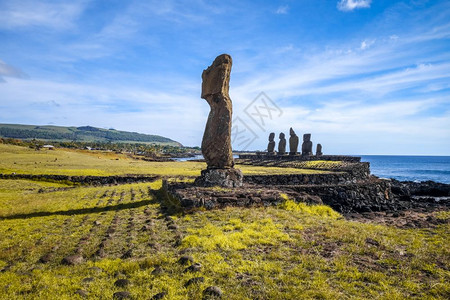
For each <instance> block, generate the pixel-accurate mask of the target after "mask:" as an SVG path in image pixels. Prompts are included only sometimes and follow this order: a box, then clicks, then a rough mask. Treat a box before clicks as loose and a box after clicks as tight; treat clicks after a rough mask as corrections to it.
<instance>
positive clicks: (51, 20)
mask: <svg viewBox="0 0 450 300" xmlns="http://www.w3.org/2000/svg"><path fill="white" fill-rule="evenodd" d="M84 2H85V1H70V2H64V3H62V2H54V1H30V0H23V1H4V2H3V3H0V20H1V21H0V28H5V29H14V28H25V27H30V26H42V27H49V28H52V29H54V30H64V29H67V28H68V27H72V26H73V21H74V20H75V19H76V18H77V17H78V16H79V15H80V13H81V12H82V11H83V8H84V4H85V3H84Z"/></svg>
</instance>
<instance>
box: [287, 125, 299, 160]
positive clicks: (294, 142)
mask: <svg viewBox="0 0 450 300" xmlns="http://www.w3.org/2000/svg"><path fill="white" fill-rule="evenodd" d="M289 134H290V136H291V137H290V138H289V155H296V154H297V150H298V136H297V135H296V134H295V132H294V130H293V129H292V127H291V129H289Z"/></svg>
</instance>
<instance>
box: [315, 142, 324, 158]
mask: <svg viewBox="0 0 450 300" xmlns="http://www.w3.org/2000/svg"><path fill="white" fill-rule="evenodd" d="M316 155H317V156H320V155H323V153H322V145H321V144H317V148H316Z"/></svg>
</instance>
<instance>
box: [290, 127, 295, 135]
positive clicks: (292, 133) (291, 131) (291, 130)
mask: <svg viewBox="0 0 450 300" xmlns="http://www.w3.org/2000/svg"><path fill="white" fill-rule="evenodd" d="M289 135H290V136H296V134H295V131H294V129H292V127H291V128H290V129H289Z"/></svg>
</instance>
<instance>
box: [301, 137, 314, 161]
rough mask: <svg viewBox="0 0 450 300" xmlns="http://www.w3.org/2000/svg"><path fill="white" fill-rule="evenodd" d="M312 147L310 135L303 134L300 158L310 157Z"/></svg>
mask: <svg viewBox="0 0 450 300" xmlns="http://www.w3.org/2000/svg"><path fill="white" fill-rule="evenodd" d="M312 147H313V144H312V142H311V133H305V134H304V135H303V144H302V156H308V155H312V154H313V153H312Z"/></svg>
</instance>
